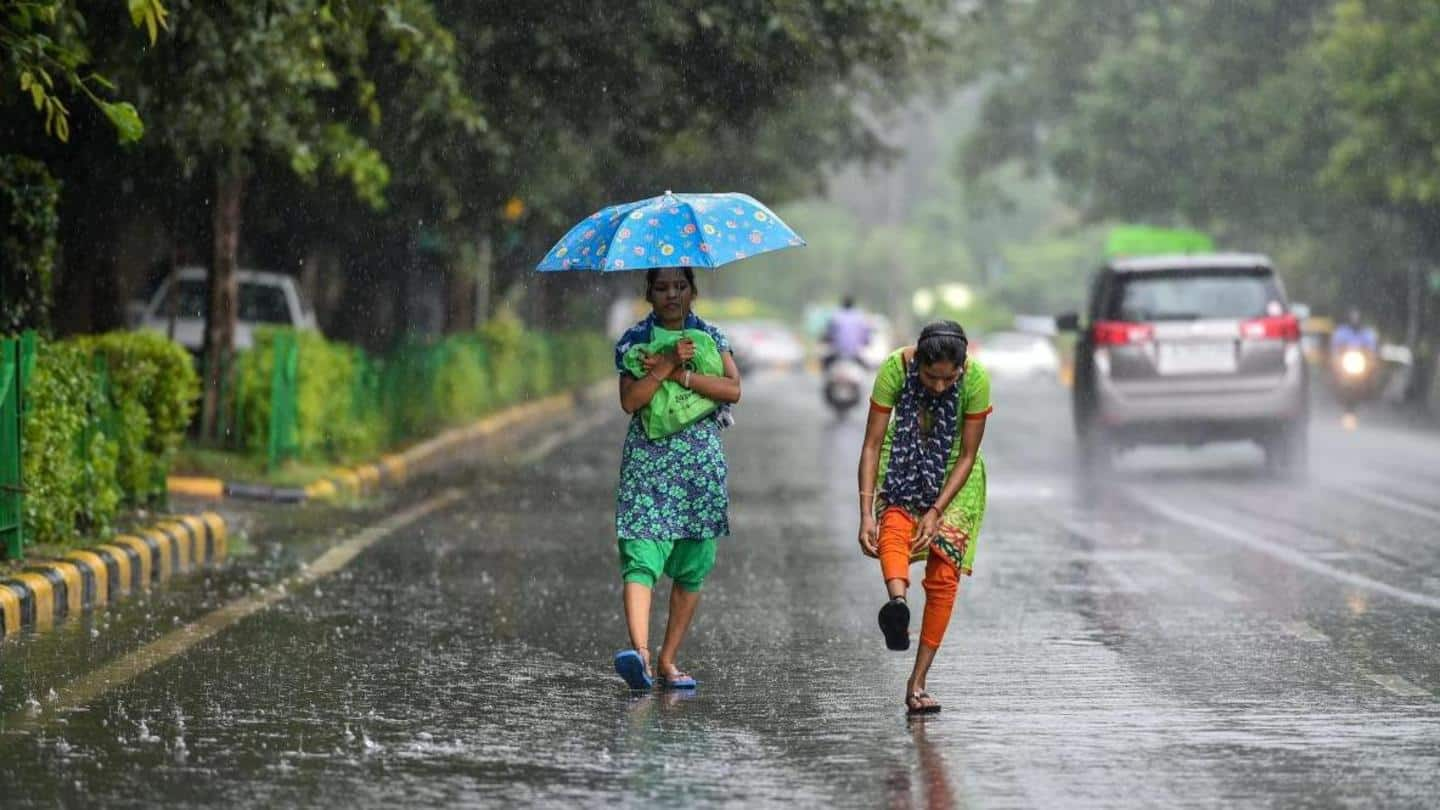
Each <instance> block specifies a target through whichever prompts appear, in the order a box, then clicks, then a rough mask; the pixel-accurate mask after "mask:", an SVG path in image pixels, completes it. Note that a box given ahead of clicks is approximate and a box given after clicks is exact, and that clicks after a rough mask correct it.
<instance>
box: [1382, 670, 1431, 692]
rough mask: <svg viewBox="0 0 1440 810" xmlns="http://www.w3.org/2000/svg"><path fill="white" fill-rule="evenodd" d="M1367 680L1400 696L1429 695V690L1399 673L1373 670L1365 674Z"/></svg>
mask: <svg viewBox="0 0 1440 810" xmlns="http://www.w3.org/2000/svg"><path fill="white" fill-rule="evenodd" d="M1365 678H1366V679H1367V680H1370V681H1373V682H1375V683H1378V684H1380V686H1381V687H1383V688H1384V689H1385V691H1386V692H1389V693H1390V694H1392V695H1398V696H1400V697H1431V696H1432V695H1431V694H1430V690H1429V689H1426V688H1424V687H1421V686H1416V685H1415V684H1413V683H1411V682H1409V681H1407V680H1405V679H1404V678H1402V677H1400V676H1399V675H1377V674H1375V673H1373V672H1371V673H1367V674H1366V675H1365Z"/></svg>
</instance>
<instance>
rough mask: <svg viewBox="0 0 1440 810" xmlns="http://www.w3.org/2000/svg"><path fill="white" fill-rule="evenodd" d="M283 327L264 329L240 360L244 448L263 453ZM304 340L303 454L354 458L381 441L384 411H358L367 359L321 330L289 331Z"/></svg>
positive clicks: (299, 407)
mask: <svg viewBox="0 0 1440 810" xmlns="http://www.w3.org/2000/svg"><path fill="white" fill-rule="evenodd" d="M281 331H282V330H281V329H278V328H265V329H259V330H257V331H256V334H255V343H254V346H253V347H252V348H251V349H250V350H248V351H245V352H242V353H241V354H240V356H239V358H238V360H237V361H236V371H235V378H234V379H235V391H234V408H235V411H236V412H237V414H238V419H237V421H238V425H237V428H238V430H239V433H240V438H241V444H242V446H243V447H246V448H249V449H254V450H257V451H262V452H263V451H264V449H265V442H266V437H267V436H268V435H269V424H270V403H271V390H270V389H271V383H272V380H273V375H274V371H275V349H274V347H275V337H276V335H278V334H279V333H280V332H281ZM285 331H288V332H289V333H290V334H293V335H294V336H295V339H296V342H297V343H298V344H299V353H300V371H299V374H298V379H297V381H296V385H297V388H298V392H297V396H296V414H297V422H298V424H297V425H296V442H297V444H298V449H297V452H298V454H299V456H300V457H302V458H316V457H327V458H349V457H353V456H357V455H363V454H366V453H371V452H374V451H375V450H377V449H379V447H380V446H381V443H382V438H383V437H382V433H383V431H382V427H381V424H380V421H379V414H378V413H377V412H374V411H373V409H357V407H356V403H357V396H358V392H357V391H356V390H355V389H356V388H357V386H361V385H363V382H362V381H363V377H364V370H365V363H366V360H365V359H364V355H363V353H362V352H361V351H360V350H359V349H355V348H353V347H350V346H346V345H344V344H341V343H332V342H330V341H327V340H326V339H325V338H324V337H322V336H321V335H320V334H319V333H318V332H314V331H308V330H300V331H296V330H285Z"/></svg>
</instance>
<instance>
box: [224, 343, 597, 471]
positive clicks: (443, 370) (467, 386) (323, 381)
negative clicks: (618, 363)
mask: <svg viewBox="0 0 1440 810" xmlns="http://www.w3.org/2000/svg"><path fill="white" fill-rule="evenodd" d="M276 334H278V331H277V330H262V331H261V332H260V333H259V334H258V335H257V337H256V342H255V346H254V347H253V348H252V349H251V350H250V351H247V352H245V353H243V354H242V355H241V356H240V359H239V361H238V362H237V364H236V375H237V376H236V379H235V383H234V392H235V397H234V403H233V408H234V412H235V413H237V414H239V415H240V418H239V424H240V431H241V442H240V444H241V446H242V447H243V448H244V449H245V450H247V451H249V452H253V453H256V454H260V453H264V452H265V451H266V437H267V435H268V431H269V419H270V401H271V396H272V391H271V385H272V371H273V364H274V354H275V352H274V342H275V335H276ZM295 334H296V336H297V339H298V340H299V344H300V345H299V364H298V366H299V371H298V375H297V376H298V381H297V384H298V387H299V389H300V393H299V397H298V408H297V410H298V413H299V417H298V421H299V425H298V428H297V432H298V434H299V441H298V444H299V449H298V457H299V458H300V459H301V460H304V461H333V462H345V461H353V460H356V459H359V458H364V457H371V456H373V455H374V454H375V453H376V452H378V451H380V450H383V449H385V448H388V447H391V446H394V445H395V444H398V443H402V442H405V441H409V440H414V439H418V438H422V437H426V436H430V435H433V434H434V433H436V432H438V431H440V430H442V429H444V428H447V427H453V426H456V425H460V424H464V423H466V422H469V421H473V420H475V419H477V418H479V417H481V416H484V415H485V414H487V413H491V412H493V411H495V410H498V409H500V408H504V407H507V406H510V405H514V404H517V403H519V402H522V401H524V400H526V399H532V398H539V397H544V396H548V395H550V394H554V393H559V392H562V391H567V390H574V389H576V388H579V387H581V386H583V385H585V384H588V383H590V382H594V381H596V380H599V379H603V378H604V376H605V375H606V374H608V373H609V372H610V363H611V360H610V352H611V349H610V343H609V341H607V340H606V339H605V338H604V337H603V336H601V335H598V334H594V333H584V332H574V333H545V332H537V331H531V330H527V329H525V328H524V327H523V326H522V325H521V324H520V322H519V321H518V320H517V319H514V318H503V317H502V318H498V319H495V320H493V321H491V322H490V323H488V324H487V325H486V326H485V327H484V328H482V329H480V330H477V331H475V332H472V333H464V334H458V335H451V336H448V337H446V338H444V339H440V340H436V341H432V342H422V341H417V340H410V341H407V342H405V343H403V344H402V345H401V346H399V347H398V348H397V349H396V350H394V351H393V352H391V353H390V354H389V355H387V356H386V357H384V358H380V359H374V360H372V359H371V358H368V357H366V356H365V355H364V354H363V353H362V352H360V351H359V350H358V349H353V348H350V347H348V346H344V345H341V344H336V343H330V342H328V341H326V340H325V339H324V338H323V337H321V336H320V335H319V334H317V333H315V332H299V333H295Z"/></svg>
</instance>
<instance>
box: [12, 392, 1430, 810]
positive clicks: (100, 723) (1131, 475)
mask: <svg viewBox="0 0 1440 810" xmlns="http://www.w3.org/2000/svg"><path fill="white" fill-rule="evenodd" d="M813 387H814V382H813V381H812V380H809V379H806V378H803V377H802V378H780V377H771V378H761V379H756V380H754V381H752V382H750V383H749V384H748V386H747V391H746V400H745V404H744V406H743V407H742V408H741V410H740V412H739V417H740V419H741V422H740V425H739V427H738V428H737V429H736V430H735V431H733V432H731V433H730V434H728V436H727V439H726V441H727V446H728V447H729V454H730V460H731V475H732V482H731V483H732V490H733V500H734V504H735V506H734V513H733V515H732V518H733V520H732V523H733V525H734V530H735V537H733V538H731V540H730V541H728V542H727V544H726V545H725V546H723V547H722V549H721V559H720V564H719V566H718V568H717V570H716V573H715V575H714V577H713V579H712V580H711V581H710V583H707V586H706V592H705V597H704V602H703V603H702V606H701V609H700V613H699V615H698V618H697V620H696V625H695V630H694V635H693V639H692V641H691V642H690V643H689V646H688V647H687V649H686V650H685V651H684V655H683V659H682V662H681V663H682V665H683V666H685V667H686V669H687V670H688V671H690V672H692V673H693V674H694V675H695V676H696V677H697V678H698V679H699V680H700V683H701V686H700V690H699V692H698V694H695V695H693V696H690V695H686V694H683V693H675V692H659V691H657V692H654V693H650V694H645V695H640V696H633V695H631V694H629V693H628V692H627V691H626V690H624V689H623V687H622V686H621V684H620V683H619V681H618V680H617V679H615V678H614V676H613V674H612V673H611V672H610V671H609V662H610V656H611V655H612V654H613V652H614V650H615V649H617V648H619V646H621V645H622V644H623V640H624V628H623V623H622V619H621V614H620V609H619V591H620V588H619V583H618V577H617V575H616V573H615V562H614V559H613V556H614V545H613V540H612V538H611V534H610V533H611V531H612V526H611V519H612V516H613V505H612V501H611V495H612V493H613V486H614V480H615V467H616V458H615V455H616V453H617V452H618V448H619V445H620V441H621V432H622V430H623V424H622V422H621V421H620V419H619V418H618V416H617V418H615V419H614V420H611V421H607V422H605V423H603V424H602V425H601V426H600V427H599V428H597V429H595V430H592V431H588V432H584V433H577V434H576V436H575V437H574V439H573V440H572V441H568V442H564V443H561V444H559V445H558V447H557V448H556V450H555V451H554V453H553V454H552V455H551V456H550V457H549V458H547V459H545V460H543V461H541V462H539V463H537V464H534V465H516V464H506V463H503V460H496V461H495V463H487V464H486V465H485V466H484V467H482V468H481V469H480V470H479V471H476V472H474V473H473V474H469V475H467V476H465V477H464V478H463V479H461V480H459V481H458V482H451V483H453V484H456V485H458V486H459V487H460V488H461V489H462V490H463V491H464V492H465V497H464V499H463V500H462V502H461V503H459V504H458V505H456V506H454V507H452V508H447V509H445V510H443V511H440V512H437V513H435V514H434V515H433V516H431V517H430V518H427V519H426V520H424V521H422V522H421V523H418V524H416V525H413V526H410V527H407V528H405V529H403V530H401V531H398V532H396V534H394V535H393V536H390V537H388V538H386V539H385V540H383V541H381V542H380V543H378V544H377V545H375V546H374V547H372V548H370V549H368V550H367V551H365V552H364V553H363V554H362V555H361V556H360V557H358V558H357V559H356V560H355V561H354V562H353V563H352V564H351V565H350V566H349V567H347V568H345V569H343V570H341V571H340V572H339V573H337V574H336V575H334V576H333V577H330V578H328V579H324V580H321V581H320V582H318V583H316V584H313V585H309V586H306V587H304V588H300V589H298V590H296V591H295V592H293V593H289V594H288V596H287V598H285V599H283V600H282V601H279V602H278V603H276V604H275V605H274V606H272V607H271V608H269V609H268V610H266V611H265V612H263V613H260V614H257V615H255V616H252V617H250V618H248V619H246V620H244V621H242V622H240V623H239V624H237V625H235V626H234V627H232V628H230V629H229V630H227V631H225V632H223V633H220V634H218V635H216V636H214V637H212V638H210V639H208V640H206V641H204V642H203V643H201V644H200V645H198V646H196V647H194V648H193V649H191V650H189V651H187V652H185V653H184V654H182V655H180V656H178V657H176V658H174V659H172V660H169V661H168V662H166V663H164V664H162V665H160V666H158V667H156V668H154V669H151V670H149V671H146V672H143V673H140V674H137V675H136V676H135V677H133V678H132V679H129V680H125V681H124V682H121V683H116V684H113V685H112V686H111V687H110V688H109V690H108V691H106V692H105V693H104V694H103V696H101V697H99V698H97V699H96V700H94V701H93V702H91V703H90V704H88V705H87V706H86V707H85V708H84V709H83V710H82V711H79V712H75V713H72V714H69V715H66V716H64V717H63V718H60V719H59V720H58V721H56V722H54V723H49V724H45V725H43V726H41V727H39V728H37V729H34V730H30V731H26V732H23V733H18V732H14V731H9V732H7V733H5V734H3V735H0V796H4V797H5V800H6V801H5V806H7V807H9V806H37V807H38V806H44V807H51V806H55V805H56V804H57V803H59V804H62V805H67V806H68V805H73V806H82V805H83V806H88V805H94V804H103V805H105V806H126V805H127V804H131V805H134V806H143V805H150V804H153V803H155V802H158V801H162V800H163V801H167V802H171V803H173V804H176V805H179V806H195V807H213V806H221V805H237V806H299V805H305V806H336V805H342V804H343V805H349V806H358V807H380V806H394V805H398V806H426V805H438V806H463V805H490V804H502V803H523V804H535V803H544V804H556V805H565V806H596V805H607V806H608V805H611V804H621V805H641V804H655V803H659V804H664V805H677V804H678V805H712V804H750V805H755V804H759V805H771V804H781V803H785V804H793V805H797V806H855V807H874V806H889V807H926V808H950V807H968V806H972V805H978V806H985V807H1056V806H1073V807H1115V806H1139V807H1148V806H1155V805H1175V806H1233V805H1237V804H1239V805H1249V804H1281V805H1290V804H1301V805H1304V804H1320V805H1324V804H1361V805H1366V804H1373V805H1383V806H1392V807H1393V806H1425V805H1427V804H1430V803H1432V801H1433V797H1434V796H1435V795H1440V701H1437V699H1436V695H1437V693H1440V666H1437V664H1440V609H1435V608H1434V607H1431V606H1430V605H1429V604H1428V603H1427V602H1426V601H1425V599H1440V544H1437V543H1436V542H1435V540H1434V538H1435V537H1436V536H1437V534H1440V511H1436V513H1435V514H1434V515H1432V514H1430V512H1431V511H1434V510H1440V485H1437V484H1440V480H1437V478H1440V473H1437V472H1436V470H1437V469H1440V467H1437V466H1436V465H1435V463H1434V461H1435V459H1437V458H1440V453H1437V448H1440V440H1437V438H1436V437H1434V436H1425V435H1416V434H1412V433H1408V432H1405V431H1402V430H1398V429H1391V428H1384V427H1381V426H1375V427H1374V428H1370V427H1369V426H1362V429H1361V430H1360V431H1357V432H1355V433H1345V432H1342V431H1340V430H1339V429H1338V426H1331V425H1328V424H1317V427H1316V433H1315V447H1314V452H1315V462H1316V465H1315V466H1316V469H1315V473H1314V475H1312V477H1311V479H1310V480H1309V481H1308V482H1306V483H1303V484H1286V483H1280V482H1276V481H1273V480H1271V479H1269V478H1268V477H1267V476H1266V475H1265V474H1264V473H1263V470H1261V469H1260V468H1259V466H1258V465H1259V463H1260V460H1259V454H1258V453H1256V452H1254V451H1252V450H1250V449H1248V448H1244V447H1234V448H1229V447H1222V448H1217V449H1213V450H1205V451H1200V452H1190V451H1184V450H1178V451H1170V450H1165V451H1144V452H1141V453H1136V454H1135V455H1134V456H1133V457H1131V458H1127V459H1126V460H1125V461H1124V462H1123V463H1122V464H1121V465H1120V467H1119V469H1118V470H1117V471H1116V472H1115V473H1113V474H1112V475H1110V476H1108V477H1107V478H1105V479H1102V480H1096V479H1086V478H1085V477H1084V476H1083V475H1082V474H1080V473H1079V472H1078V471H1076V470H1075V469H1073V468H1072V466H1071V464H1070V458H1071V456H1072V449H1073V448H1072V447H1071V444H1070V439H1069V428H1068V419H1069V414H1068V411H1067V410H1066V404H1065V399H1064V393H1063V392H1062V391H1060V390H1059V389H1056V388H1051V387H1044V386H1030V387H1026V388H1022V389H1016V390H1010V391H1004V390H1002V391H999V392H997V404H998V406H999V407H998V409H997V412H996V415H995V416H994V418H993V421H992V423H991V426H990V429H989V431H988V432H987V436H986V445H987V455H988V461H989V467H990V475H991V484H992V488H991V498H992V503H991V507H990V512H989V515H988V517H987V525H986V527H985V534H984V536H983V538H982V541H981V547H980V551H979V555H978V558H977V566H976V576H975V577H974V578H973V579H970V580H967V581H966V582H965V583H964V584H963V585H962V589H961V595H960V598H959V602H958V604H957V612H956V617H955V620H954V623H953V624H952V628H951V632H950V635H949V636H947V642H946V647H945V648H944V649H942V651H941V653H940V657H939V660H938V662H937V664H936V667H935V669H934V670H933V672H932V674H931V681H930V684H929V686H930V691H931V692H932V693H933V694H935V695H936V696H937V697H938V698H939V699H940V700H941V701H942V702H943V703H944V705H945V710H944V712H943V713H942V714H941V715H939V716H938V717H935V718H931V719H928V720H926V721H922V722H909V723H907V721H906V720H905V718H904V716H903V707H902V702H901V698H902V695H903V689H904V679H905V676H906V674H907V673H908V671H909V663H910V660H909V658H908V656H904V655H896V654H892V653H888V652H887V651H885V649H884V647H883V643H882V641H881V638H880V634H879V632H878V630H877V629H876V628H875V626H874V622H875V618H874V616H875V610H876V609H877V608H878V606H879V604H880V601H881V598H882V594H883V590H882V587H881V583H880V579H879V575H878V572H877V571H876V570H874V568H873V567H872V566H873V563H871V562H870V561H868V560H864V559H863V558H861V557H860V555H859V553H858V551H857V549H856V546H855V538H854V531H855V525H854V515H853V514H852V512H853V510H854V500H855V498H854V463H855V453H856V451H857V448H858V446H859V437H860V430H861V423H860V421H859V419H858V418H852V419H850V420H848V421H844V422H836V421H835V420H834V419H833V418H832V417H831V416H830V415H829V414H828V413H827V412H825V411H824V410H822V408H821V405H820V403H819V400H818V394H814V391H813ZM431 492H432V490H427V489H426V488H424V487H422V488H420V489H418V490H417V491H415V492H412V493H407V494H405V495H403V496H401V497H400V498H399V499H398V500H400V501H405V500H406V499H410V500H412V501H418V500H420V499H421V498H422V497H423V496H425V495H427V494H431ZM313 520H314V521H315V523H316V524H317V525H312V526H311V527H310V528H308V529H306V530H305V531H300V530H298V529H297V530H296V534H297V537H296V538H294V539H295V540H297V541H298V540H299V539H301V538H300V537H299V536H298V535H305V536H320V537H328V536H331V532H332V531H333V532H336V533H338V534H340V535H345V534H346V533H353V531H354V530H355V528H356V527H358V526H361V525H366V524H368V523H369V522H371V521H372V520H373V515H371V514H369V513H353V514H349V515H346V516H343V517H342V518H339V519H336V518H333V517H332V518H323V519H319V518H316V519H313ZM337 521H338V522H337ZM329 523H335V524H336V525H334V526H331V525H328V524H329ZM287 560H288V561H287ZM298 565H299V563H298V562H296V561H295V560H293V559H289V558H284V557H283V556H282V557H278V558H276V559H271V558H269V557H268V556H266V555H257V556H255V557H252V558H250V560H249V562H242V563H240V564H238V565H237V566H236V567H235V568H233V569H232V570H229V571H226V572H224V573H222V574H220V575H217V576H215V577H212V578H211V580H210V581H209V582H208V583H205V582H202V583H195V584H194V585H192V586H189V587H188V589H187V588H181V589H177V590H176V591H174V592H164V593H158V592H157V594H155V595H153V596H152V597H150V601H149V602H148V603H136V604H131V605H122V606H120V607H119V608H116V609H114V610H112V611H111V612H110V613H107V614H102V615H101V616H100V617H98V618H97V619H95V622H96V626H97V627H99V628H101V629H102V630H103V631H102V632H101V633H99V635H98V636H97V637H96V638H90V637H89V636H88V634H87V633H85V632H83V631H68V630H63V629H62V630H61V631H60V632H58V633H57V634H56V635H55V637H54V638H48V639H35V640H32V641H27V642H22V643H20V644H18V645H14V646H10V647H7V648H6V649H5V650H4V652H3V653H0V655H3V658H0V703H3V705H4V707H5V709H6V711H7V712H13V711H19V712H22V713H23V712H25V711H26V708H25V706H26V703H27V702H30V701H34V702H35V703H37V704H41V705H43V704H44V702H45V701H46V699H47V695H46V693H45V692H44V691H43V688H42V687H41V686H40V684H43V683H44V682H45V681H44V680H43V679H40V678H39V677H38V676H37V675H36V672H39V671H45V672H54V671H59V670H66V669H68V670H71V671H78V670H83V669H84V668H86V666H94V665H96V664H98V663H100V662H101V661H104V660H107V659H110V658H113V657H114V656H116V655H118V654H119V653H120V651H121V649H122V648H123V647H124V646H126V644H127V643H129V644H130V645H131V646H133V645H134V643H136V642H138V641H140V640H148V639H149V638H153V637H154V636H153V634H151V635H146V634H145V633H144V632H142V631H140V630H138V629H135V628H139V627H142V626H147V625H145V624H144V623H143V622H142V618H143V617H144V616H145V615H150V616H151V617H152V618H153V616H154V615H156V614H157V611H158V612H159V615H161V616H170V615H173V616H174V618H175V620H176V621H177V622H181V623H183V622H184V621H189V620H190V619H191V618H193V617H194V616H196V615H200V614H202V613H203V612H204V611H205V610H207V609H213V608H214V607H215V606H217V605H220V604H224V603H225V602H226V601H227V600H228V599H231V598H234V597H235V596H237V595H240V594H244V593H248V592H251V591H253V590H254V588H256V587H259V586H260V585H261V584H263V583H270V582H274V581H275V580H276V579H277V578H278V577H281V576H283V575H284V574H285V572H287V571H291V572H293V571H294V570H295V569H296V567H297V566H298ZM1399 594H1410V595H1412V596H1413V597H1416V598H1408V599H1407V598H1404V597H1401V596H1399ZM665 596H666V594H665V593H664V591H663V589H662V590H661V592H660V593H659V594H657V598H659V599H663V598H665ZM914 596H915V598H917V599H918V598H920V596H919V594H918V592H917V593H916V594H915V595H914ZM917 615H918V612H917ZM657 630H658V628H657ZM67 634H68V635H67ZM652 637H654V633H653V632H652ZM12 717H13V715H12ZM12 797H18V799H17V798H12Z"/></svg>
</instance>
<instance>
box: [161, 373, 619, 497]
mask: <svg viewBox="0 0 1440 810" xmlns="http://www.w3.org/2000/svg"><path fill="white" fill-rule="evenodd" d="M613 386H614V383H612V382H610V381H608V380H607V381H604V382H601V383H596V384H595V385H593V386H590V387H587V388H583V389H580V390H578V391H572V392H569V393H564V394H556V395H554V396H550V397H546V398H544V399H538V400H535V401H533V402H526V403H522V404H520V405H515V406H513V407H510V408H506V409H505V410H503V411H500V412H498V413H495V414H492V415H490V416H487V417H485V418H483V419H480V420H478V421H476V422H474V423H471V424H469V425H464V426H462V427H458V428H452V429H450V430H447V431H445V432H444V433H441V434H439V435H438V436H435V437H433V438H430V439H427V440H425V441H423V442H420V443H419V444H416V445H413V446H411V447H409V448H407V449H405V450H402V451H400V452H398V453H392V454H389V455H385V456H382V457H381V458H380V460H379V461H376V462H372V463H369V464H362V465H360V466H358V467H342V468H339V469H336V470H333V471H331V472H330V473H329V474H327V475H325V476H324V477H322V478H319V479H317V480H315V481H312V482H311V483H309V484H306V485H305V486H303V487H275V486H270V485H268V484H252V483H246V482H239V481H223V480H221V479H219V478H203V477H191V476H171V477H170V478H169V479H168V481H167V484H168V488H169V491H170V493H171V494H172V495H183V496H189V497H194V498H202V499H205V500H215V501H218V500H221V499H224V498H237V499H244V500H260V501H271V502H277V503H304V502H307V501H324V500H331V499H334V498H338V497H341V496H345V497H359V496H362V495H369V494H372V493H375V492H378V491H379V490H381V489H383V488H385V487H388V486H398V485H399V484H403V483H404V482H405V481H406V480H408V479H410V478H414V477H417V476H419V475H424V474H426V473H430V472H434V471H436V470H438V469H440V468H442V467H444V466H446V465H447V464H448V463H449V462H450V460H451V459H452V458H453V457H454V456H455V455H456V452H457V451H458V450H459V449H460V448H462V447H464V446H466V445H468V444H470V443H472V442H475V441H477V440H482V439H488V438H490V437H492V436H496V435H499V434H502V433H504V432H505V431H507V430H510V429H513V428H516V427H520V426H522V425H525V424H528V423H531V422H536V421H540V420H543V419H550V418H555V417H559V416H564V415H566V414H569V413H571V412H573V411H574V410H575V409H576V408H577V407H580V406H582V405H583V404H584V403H587V402H589V401H591V400H592V399H594V398H596V397H599V396H603V395H604V394H605V392H608V391H610V390H611V389H612V388H613Z"/></svg>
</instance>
